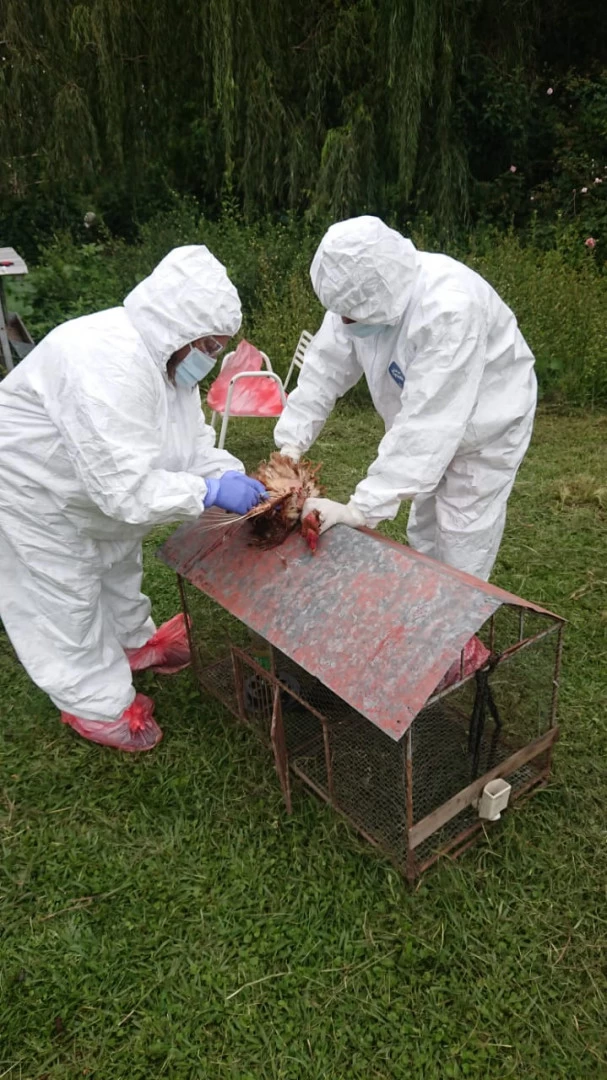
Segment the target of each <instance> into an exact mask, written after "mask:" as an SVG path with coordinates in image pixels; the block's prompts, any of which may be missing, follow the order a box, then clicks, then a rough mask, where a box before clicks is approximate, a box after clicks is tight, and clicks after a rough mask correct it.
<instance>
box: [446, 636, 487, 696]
mask: <svg viewBox="0 0 607 1080" xmlns="http://www.w3.org/2000/svg"><path fill="white" fill-rule="evenodd" d="M490 656H491V653H490V652H489V649H488V648H487V647H486V646H485V645H483V643H482V641H481V639H480V638H477V637H476V635H475V636H474V637H471V638H470V641H468V642H466V644H465V645H464V676H463V677H464V679H467V678H468V676H469V675H474V672H475V671H478V670H479V668H482V667H483V665H484V664H486V663H487V660H488V659H489V657H490ZM461 677H462V676H461V661H460V660H456V661H455V663H453V664H452V665H451V667H450V668H449V670H448V672H447V674H446V675H445V676H444V678H443V679H442V680H441V682H440V683H439V684H438V686H437V688H436V693H438V692H439V691H440V690H446V689H447V687H449V686H453V684H454V683H456V682H459V681H460V679H461Z"/></svg>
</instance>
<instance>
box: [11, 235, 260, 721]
mask: <svg viewBox="0 0 607 1080" xmlns="http://www.w3.org/2000/svg"><path fill="white" fill-rule="evenodd" d="M240 322H241V309H240V301H239V298H238V293H237V292H236V289H235V288H234V286H233V285H232V283H231V282H230V280H229V278H228V276H227V274H226V271H225V269H224V267H223V266H222V265H221V263H219V262H218V261H217V259H215V258H214V256H213V255H211V253H210V252H209V251H208V250H207V248H206V247H202V246H189V247H182V248H177V249H175V250H174V251H172V252H171V253H170V254H169V255H167V256H166V258H165V259H163V260H162V262H161V263H160V264H159V265H158V266H157V267H156V269H155V270H154V271H153V273H152V274H151V275H150V276H149V277H147V278H145V279H144V280H143V281H142V282H141V283H140V284H139V285H137V286H136V287H135V288H134V289H133V291H132V292H131V293H129V295H128V296H127V297H126V299H125V301H124V306H123V307H117V308H112V309H111V310H109V311H100V312H98V313H97V314H95V315H86V316H84V317H83V318H79V319H74V320H72V321H71V322H67V323H64V324H63V325H62V326H59V327H57V328H56V329H55V330H53V331H52V332H51V333H50V334H49V335H48V336H47V337H46V338H45V339H44V340H43V341H42V342H41V343H40V345H38V346H37V347H36V348H35V349H33V350H32V352H31V353H30V354H29V355H28V356H27V357H26V359H24V360H23V361H22V362H21V363H20V364H19V365H18V366H17V367H16V368H15V370H14V371H12V372H11V373H10V375H8V376H7V378H6V379H4V381H3V382H2V383H0V618H1V619H2V622H3V623H4V626H5V628H6V631H7V633H8V635H9V637H10V639H11V641H12V643H13V646H14V648H15V650H16V652H17V654H18V656H19V659H20V660H21V662H22V663H23V665H24V667H25V668H26V669H27V671H28V673H29V675H30V676H31V678H32V679H33V680H34V682H35V683H37V684H38V686H40V687H41V688H42V689H43V690H45V691H46V692H47V693H48V694H49V695H50V697H51V699H52V701H53V702H54V703H55V705H56V706H57V708H58V709H61V710H62V711H65V712H68V713H72V714H75V715H76V716H79V717H82V718H83V719H85V720H115V719H117V718H118V717H119V716H121V714H122V713H123V711H124V710H125V709H126V708H128V706H129V705H130V704H131V702H132V701H133V699H134V696H135V690H134V688H133V686H132V681H131V671H130V668H129V664H128V661H127V659H126V656H125V653H124V649H125V648H137V647H139V646H141V645H144V644H145V643H146V641H148V639H149V638H150V637H151V635H152V634H153V633H154V630H155V627H154V623H153V622H152V620H151V618H150V609H151V606H150V602H149V600H148V598H147V597H146V596H144V595H143V594H142V593H141V579H142V558H141V540H142V538H143V536H144V535H145V534H146V532H148V531H149V530H150V529H151V528H152V527H154V526H156V525H162V524H165V523H167V522H173V521H185V520H188V519H195V518H196V517H198V516H199V515H200V514H201V513H202V511H203V500H204V496H205V494H206V490H207V486H206V483H205V480H204V477H219V476H221V475H222V474H223V473H224V472H226V471H227V470H228V469H237V470H239V471H242V465H241V463H240V462H239V461H237V460H236V459H235V458H234V457H232V455H231V454H229V453H228V452H227V451H224V450H217V449H215V445H214V444H215V432H214V431H213V430H212V429H211V428H210V427H209V426H208V425H207V424H205V421H204V417H203V414H202V410H201V407H200V394H199V392H198V389H197V387H195V388H194V389H189V388H182V387H174V386H173V385H171V383H170V382H169V380H168V378H167V374H166V363H167V360H168V359H169V357H170V356H171V355H172V353H173V352H175V351H176V350H177V349H179V348H181V347H182V346H183V345H186V344H188V343H189V342H192V341H195V340H197V339H198V338H201V337H204V336H205V335H209V334H226V335H229V336H231V335H232V334H234V333H236V331H237V330H238V328H239V326H240Z"/></svg>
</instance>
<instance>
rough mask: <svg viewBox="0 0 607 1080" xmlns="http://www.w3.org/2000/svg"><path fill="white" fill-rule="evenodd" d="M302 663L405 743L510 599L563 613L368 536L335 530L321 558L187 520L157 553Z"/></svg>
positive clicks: (297, 546) (294, 543)
mask: <svg viewBox="0 0 607 1080" xmlns="http://www.w3.org/2000/svg"><path fill="white" fill-rule="evenodd" d="M159 556H160V558H161V559H162V560H163V562H165V563H166V564H167V565H168V566H170V567H172V569H174V570H176V571H177V572H178V573H179V574H181V575H182V576H183V577H185V578H186V579H187V580H188V581H189V582H191V584H192V585H194V586H196V587H197V588H198V589H200V590H201V591H202V592H204V593H206V594H207V595H208V596H209V597H211V598H212V599H213V600H216V601H217V602H218V603H219V604H221V605H222V606H223V607H224V608H225V609H226V610H227V611H229V612H231V614H232V615H234V616H236V618H238V619H240V620H241V621H242V622H244V623H245V624H246V625H247V626H248V627H249V628H250V629H251V630H254V631H255V632H256V633H258V634H260V635H261V636H262V637H264V638H265V639H266V640H267V641H269V642H270V643H271V644H272V645H274V646H275V647H276V648H277V649H280V651H281V652H283V653H284V654H285V655H286V656H288V657H290V659H292V660H293V661H295V663H297V664H299V665H300V667H302V668H304V669H305V670H306V671H308V672H309V673H310V674H311V675H313V676H315V677H316V678H318V679H320V681H321V682H323V683H324V684H325V685H326V686H328V687H329V688H330V689H331V690H332V691H333V692H334V693H336V694H338V695H339V696H340V697H341V698H343V699H344V700H345V701H347V702H348V704H349V705H350V706H351V707H352V708H354V709H356V710H357V711H358V712H360V713H362V714H363V715H364V716H366V717H367V718H368V719H369V720H370V721H371V722H372V723H374V724H375V725H376V726H377V727H379V728H380V729H381V730H382V731H384V732H386V733H387V734H388V735H390V736H391V737H392V738H393V739H400V738H401V736H402V735H403V734H404V733H405V731H406V730H407V728H408V727H409V726H410V724H411V722H412V720H413V719H414V717H415V716H416V714H417V713H418V712H419V710H420V709H421V708H422V707H423V705H424V704H425V702H426V701H427V699H428V698H429V697H430V696H431V694H432V692H433V691H434V690H435V688H436V686H437V684H438V683H439V681H440V679H441V678H442V676H443V675H444V674H445V672H446V671H447V670H448V668H449V667H450V665H451V664H452V663H453V661H454V660H455V659H457V657H458V656H459V653H460V651H461V649H462V648H463V647H464V645H465V644H466V642H467V641H468V639H469V638H470V637H471V636H472V634H474V633H475V632H476V631H477V630H478V629H479V627H480V626H482V625H483V623H484V622H485V621H486V620H487V619H488V618H489V617H490V615H492V614H493V612H495V611H496V610H497V609H498V608H499V607H500V606H501V605H502V604H515V605H519V606H522V607H525V608H530V609H532V610H534V611H538V612H540V613H542V614H545V615H547V616H550V617H551V618H555V616H552V615H550V613H549V612H545V611H544V610H543V609H542V608H538V607H537V606H536V605H534V604H529V603H527V602H526V601H524V600H521V599H520V598H519V597H516V596H514V595H512V594H511V593H507V592H504V591H503V590H502V589H498V588H496V587H495V586H492V585H487V584H485V583H484V582H481V581H478V580H477V579H476V578H473V577H470V576H469V575H467V574H463V573H461V572H459V571H456V570H453V569H451V568H450V567H448V566H445V565H443V564H441V563H438V562H436V561H435V560H433V559H429V558H427V557H426V556H424V555H419V554H418V553H417V552H415V551H413V550H412V549H411V548H408V547H404V546H403V545H402V544H398V543H396V542H395V541H387V540H385V538H383V537H381V536H380V535H379V534H376V533H372V532H369V531H366V530H354V529H349V528H347V527H346V526H337V527H335V528H334V529H331V530H330V531H329V532H327V533H326V534H325V535H324V536H323V538H322V541H321V543H320V544H319V547H318V551H317V554H316V555H312V554H311V553H310V552H309V551H308V549H307V548H306V547H305V545H304V544H303V542H302V540H301V537H300V536H299V535H298V534H297V533H294V534H292V535H291V536H290V537H289V538H288V539H287V540H286V542H285V543H284V544H282V545H281V546H280V547H278V548H274V549H273V550H270V551H263V550H260V549H259V548H254V547H251V546H250V537H249V534H248V530H247V529H246V528H241V529H235V530H231V531H221V533H220V535H219V536H218V533H217V531H215V530H210V531H205V530H204V527H203V525H202V522H201V521H199V522H197V523H195V524H193V525H184V526H182V527H181V528H180V529H178V530H177V532H175V533H174V534H173V536H171V538H170V539H169V540H168V541H167V542H166V543H165V544H164V545H163V547H162V548H161V550H160V552H159Z"/></svg>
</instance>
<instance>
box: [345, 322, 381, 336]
mask: <svg viewBox="0 0 607 1080" xmlns="http://www.w3.org/2000/svg"><path fill="white" fill-rule="evenodd" d="M389 329H390V327H389V326H388V324H387V323H375V324H373V325H372V324H371V323H362V322H353V323H344V330H346V331H347V332H348V333H350V334H352V336H353V337H357V338H365V337H372V336H373V334H383V332H384V330H389Z"/></svg>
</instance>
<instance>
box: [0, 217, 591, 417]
mask: <svg viewBox="0 0 607 1080" xmlns="http://www.w3.org/2000/svg"><path fill="white" fill-rule="evenodd" d="M405 229H406V231H408V232H410V233H411V234H412V235H413V238H414V240H415V242H416V243H417V244H418V246H419V247H423V248H428V247H430V248H431V247H433V246H434V244H433V242H432V241H433V236H432V222H431V220H429V219H426V220H425V221H422V222H420V223H419V224H418V227H417V229H416V228H410V227H409V225H407V226H406V227H405ZM322 232H323V226H322V225H316V226H312V225H310V224H305V223H302V222H301V221H299V222H298V221H296V220H293V219H289V218H287V219H285V221H284V222H283V223H282V224H272V223H269V222H258V223H254V224H250V223H249V224H247V223H244V222H243V221H242V220H241V219H240V218H239V216H238V215H237V214H236V213H235V212H234V210H233V208H232V207H230V206H229V205H228V206H226V207H225V209H224V214H223V215H222V217H221V219H220V220H219V221H209V220H208V219H207V218H205V217H204V216H203V215H201V214H200V213H199V211H198V207H197V204H196V203H195V202H194V201H193V200H191V201H190V200H183V201H181V202H180V203H179V204H177V205H176V206H175V207H174V208H172V209H170V210H169V211H166V212H163V213H162V214H160V215H158V216H157V217H156V218H155V219H154V220H153V221H151V222H150V223H149V224H148V225H145V226H144V227H143V228H142V229H141V231H140V237H139V242H138V243H137V244H127V243H126V242H125V241H116V240H112V239H111V238H107V237H104V236H103V235H102V234H101V233H100V234H99V235H98V236H97V237H96V238H95V241H94V242H91V243H87V244H76V243H75V242H74V241H73V240H72V239H70V238H69V237H68V236H59V237H57V238H56V239H55V241H54V243H53V244H52V245H50V246H49V247H48V248H46V249H45V250H44V252H43V257H42V259H41V261H40V263H39V265H38V266H36V267H34V268H33V269H32V270H31V273H30V275H29V276H28V277H27V278H25V279H22V280H21V281H20V282H18V283H16V284H13V285H12V286H11V290H10V295H11V303H12V304H13V306H15V307H16V308H17V310H19V311H20V313H21V315H22V317H23V318H24V320H25V322H26V324H27V325H28V328H29V329H30V332H31V333H32V334H33V336H34V338H35V339H36V340H39V339H40V338H41V337H42V336H43V335H44V334H45V333H47V332H48V331H49V330H50V329H51V328H52V327H53V326H55V325H57V324H58V323H60V322H63V321H65V320H66V319H71V318H75V317H76V316H78V315H83V314H86V313H87V312H91V311H96V310H99V309H101V308H104V307H111V306H113V305H114V304H118V303H121V301H122V299H123V298H124V296H125V295H126V293H127V292H128V291H129V290H130V289H131V288H132V287H133V285H135V283H136V282H137V281H139V280H140V279H141V278H142V277H144V276H145V274H147V273H149V271H150V270H151V269H152V268H153V267H154V266H155V265H156V263H157V262H158V261H159V260H160V259H161V258H162V257H163V255H165V254H166V253H167V251H169V250H170V249H171V248H172V247H175V246H177V245H180V244H186V243H206V244H207V245H208V247H209V248H210V249H211V250H212V251H213V252H214V254H216V255H217V257H218V258H220V259H221V260H222V261H223V262H224V263H225V264H226V266H227V269H228V272H229V274H230V276H231V277H232V279H233V281H234V282H235V284H236V285H237V287H238V289H239V292H240V295H241V298H242V301H243V307H244V314H245V319H244V323H243V328H242V333H243V335H244V336H246V337H248V338H250V339H251V340H252V341H253V342H254V343H255V344H257V345H258V346H259V347H260V348H262V349H264V351H265V352H267V353H268V355H269V356H270V357H271V359H272V363H273V365H274V366H275V367H276V370H277V371H278V372H279V373H281V374H283V375H284V374H285V373H286V369H287V365H288V363H289V361H290V358H291V355H292V353H293V349H294V347H295V344H296V342H297V339H298V337H299V334H300V332H301V330H302V329H304V328H305V329H308V330H311V331H315V330H316V329H317V328H318V326H319V325H320V322H321V319H322V315H323V311H322V307H321V305H320V304H319V302H318V301H317V299H316V297H315V296H314V293H313V291H312V287H311V285H310V279H309V266H310V262H311V259H312V255H313V253H314V250H315V247H316V245H317V243H318V240H319V239H320V236H321V235H322ZM532 239H533V238H532ZM450 254H453V255H454V256H455V257H457V258H460V259H462V260H463V261H465V262H467V263H468V264H469V265H470V266H472V267H473V268H474V269H475V270H477V271H478V272H479V273H480V274H482V276H483V277H485V278H487V280H488V281H490V282H491V284H492V285H493V286H494V287H495V288H496V289H497V291H498V293H499V294H500V295H501V296H502V297H503V299H504V300H505V301H506V303H507V304H509V305H510V306H511V307H512V309H513V310H514V312H515V313H516V315H517V317H518V319H519V322H520V325H521V329H522V332H523V334H524V335H525V337H526V338H527V340H528V342H529V345H530V346H531V348H532V349H533V351H534V353H535V355H536V359H537V372H538V378H539V383H540V392H541V394H542V395H543V396H544V397H545V398H549V399H558V400H561V401H565V402H567V403H569V404H572V405H590V406H592V405H599V404H603V405H605V404H607V333H606V331H607V278H606V277H604V276H603V275H602V274H601V272H600V269H599V267H598V265H597V260H596V254H597V253H596V250H594V249H593V248H591V247H586V246H585V245H584V242H583V240H581V239H580V237H579V235H578V234H577V232H576V231H575V230H574V229H573V228H572V227H568V228H563V227H562V226H561V227H559V229H558V231H557V232H556V246H554V247H553V248H552V249H548V250H545V249H544V247H543V246H540V245H539V244H535V243H533V242H531V243H529V244H527V245H524V244H523V243H522V242H521V241H520V239H518V238H517V237H516V236H515V235H514V234H513V233H505V234H504V233H499V232H496V231H485V232H482V233H481V232H478V233H476V234H475V235H474V236H472V237H471V238H470V241H469V244H468V247H467V250H462V249H461V248H459V249H456V248H453V249H452V250H451V251H450ZM354 398H355V400H358V401H363V400H367V398H366V394H365V393H364V390H361V391H359V392H358V393H357V394H355V395H354Z"/></svg>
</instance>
